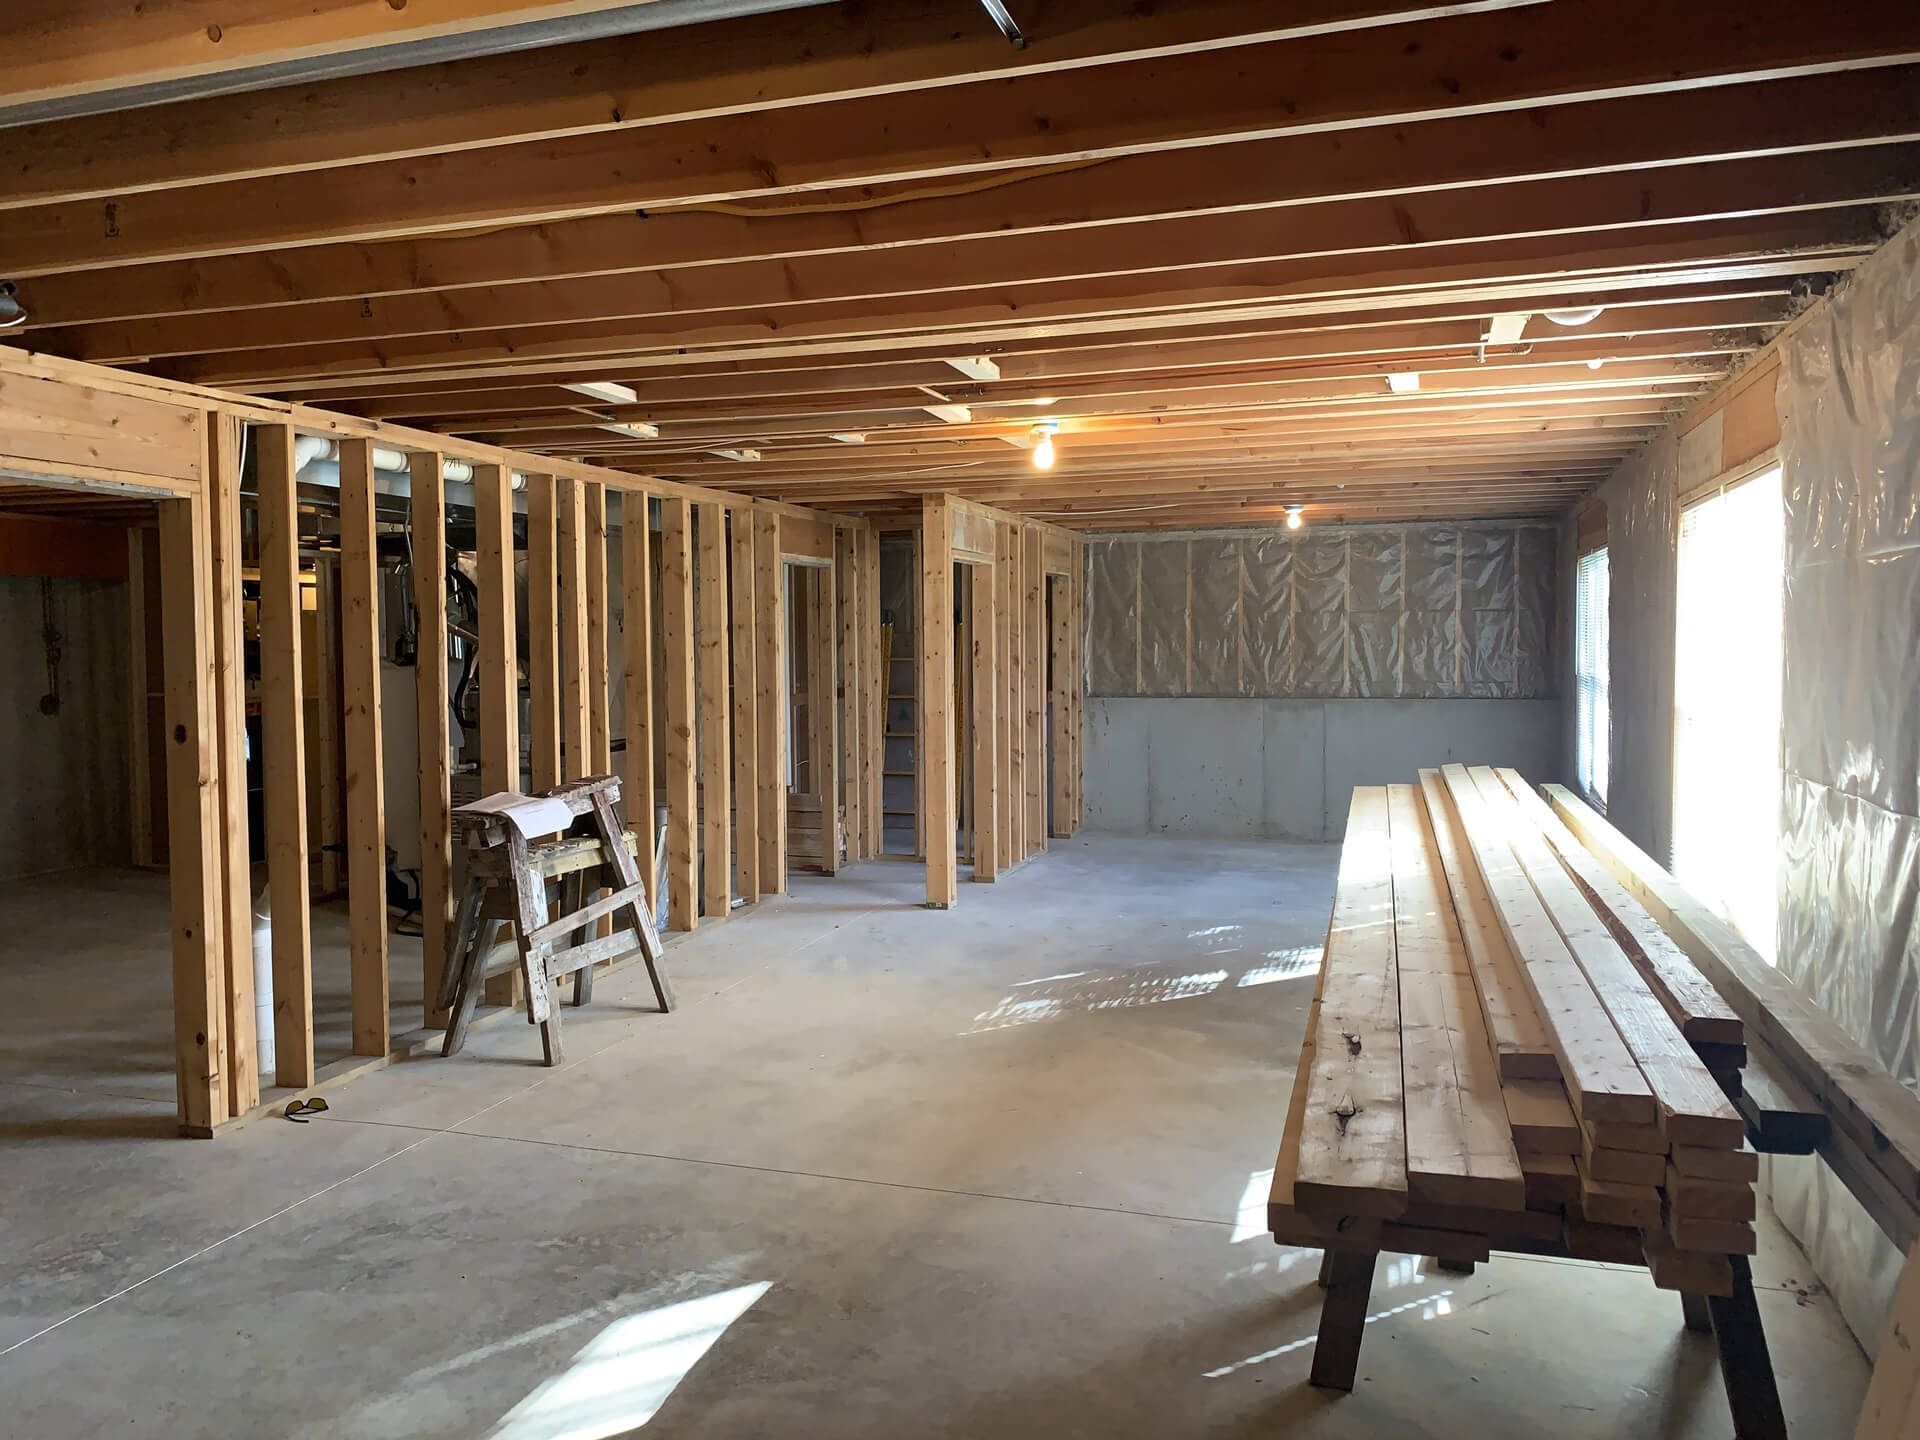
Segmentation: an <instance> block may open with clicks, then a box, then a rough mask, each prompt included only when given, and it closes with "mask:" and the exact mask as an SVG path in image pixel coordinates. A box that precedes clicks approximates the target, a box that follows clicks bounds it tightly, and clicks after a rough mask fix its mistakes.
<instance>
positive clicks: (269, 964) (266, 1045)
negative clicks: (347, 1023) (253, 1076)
mask: <svg viewBox="0 0 1920 1440" xmlns="http://www.w3.org/2000/svg"><path fill="white" fill-rule="evenodd" d="M253 1028H254V1032H255V1036H256V1039H255V1041H254V1053H255V1055H256V1056H257V1057H258V1058H257V1059H256V1060H255V1062H254V1065H255V1069H256V1073H257V1074H258V1075H259V1078H260V1083H261V1084H262V1085H270V1084H272V1083H273V1080H274V1077H275V1075H276V1074H277V1073H278V1068H279V1067H278V1061H277V1058H276V1056H275V1054H274V1049H273V918H272V915H271V913H270V910H269V906H268V902H267V891H266V890H265V889H262V890H261V892H260V893H259V894H258V895H256V896H254V899H253Z"/></svg>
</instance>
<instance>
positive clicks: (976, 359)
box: [947, 355, 1000, 380]
mask: <svg viewBox="0 0 1920 1440" xmlns="http://www.w3.org/2000/svg"><path fill="white" fill-rule="evenodd" d="M947 364H949V365H951V366H952V367H953V368H954V369H956V370H958V371H959V372H960V373H961V374H962V375H964V376H966V377H967V378H968V379H969V380H998V379H999V378H1000V367H999V365H998V364H996V363H995V362H994V361H993V360H992V359H991V358H990V357H989V356H986V355H968V356H966V357H964V358H963V359H959V360H949V361H947Z"/></svg>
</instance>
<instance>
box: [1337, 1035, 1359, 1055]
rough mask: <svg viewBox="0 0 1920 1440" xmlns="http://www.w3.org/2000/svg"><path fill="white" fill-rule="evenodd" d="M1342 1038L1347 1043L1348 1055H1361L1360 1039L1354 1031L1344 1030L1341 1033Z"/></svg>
mask: <svg viewBox="0 0 1920 1440" xmlns="http://www.w3.org/2000/svg"><path fill="white" fill-rule="evenodd" d="M1340 1038H1341V1039H1343V1040H1345V1041H1346V1042H1347V1054H1349V1055H1358V1054H1359V1053H1360V1037H1359V1036H1358V1035H1356V1034H1354V1033H1353V1031H1351V1030H1342V1031H1341V1032H1340Z"/></svg>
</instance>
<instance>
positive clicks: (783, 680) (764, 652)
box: [751, 511, 789, 893]
mask: <svg viewBox="0 0 1920 1440" xmlns="http://www.w3.org/2000/svg"><path fill="white" fill-rule="evenodd" d="M751 521H752V527H753V586H754V593H755V594H756V595H758V596H759V597H760V602H761V605H762V607H763V608H762V614H761V616H760V624H759V626H758V627H757V629H756V630H755V632H754V662H753V681H754V687H755V690H756V692H757V698H756V701H755V706H754V717H755V723H756V728H757V737H756V740H755V744H756V746H757V747H758V749H759V751H760V761H759V767H758V768H759V774H760V777H761V782H762V783H761V787H760V790H759V804H760V822H759V835H760V888H761V891H762V893H765V892H767V891H784V890H785V889H786V888H787V804H786V801H787V719H788V678H787V625H788V623H789V622H788V617H787V585H786V576H787V570H786V566H785V564H784V563H783V562H782V561H781V559H780V523H781V522H780V517H779V516H777V515H770V514H767V513H765V512H763V511H756V512H754V514H753V515H752V517H751Z"/></svg>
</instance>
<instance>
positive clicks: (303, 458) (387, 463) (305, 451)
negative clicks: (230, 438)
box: [293, 435, 527, 490]
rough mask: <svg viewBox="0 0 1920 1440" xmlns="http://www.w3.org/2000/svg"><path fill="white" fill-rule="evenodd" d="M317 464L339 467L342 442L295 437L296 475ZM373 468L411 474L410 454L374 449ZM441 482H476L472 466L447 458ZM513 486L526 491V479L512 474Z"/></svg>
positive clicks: (323, 437) (393, 472) (301, 436)
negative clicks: (323, 461) (326, 461)
mask: <svg viewBox="0 0 1920 1440" xmlns="http://www.w3.org/2000/svg"><path fill="white" fill-rule="evenodd" d="M315 460H328V461H331V462H333V463H334V464H336V465H337V464H339V463H340V442H339V441H338V440H329V439H328V438H327V437H326V436H324V435H296V436H295V437H294V440H293V468H294V470H295V471H296V472H298V471H300V470H304V469H305V468H306V467H307V466H308V465H309V464H310V463H311V462H313V461H315ZM373 468H374V469H375V470H381V471H384V472H386V473H387V474H389V475H405V474H407V473H408V462H407V452H406V451H404V450H389V449H387V448H386V447H385V446H383V445H376V446H374V447H373ZM440 478H441V479H442V480H451V481H453V482H454V483H456V484H461V485H464V484H466V483H468V482H469V481H471V480H472V479H473V462H471V461H469V460H461V459H458V458H456V457H454V456H446V457H444V458H443V459H442V460H441V461H440ZM511 483H512V485H513V488H514V489H516V490H524V489H526V488H527V477H526V476H525V475H523V474H522V473H521V472H520V471H518V470H515V471H513V472H512V482H511Z"/></svg>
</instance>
